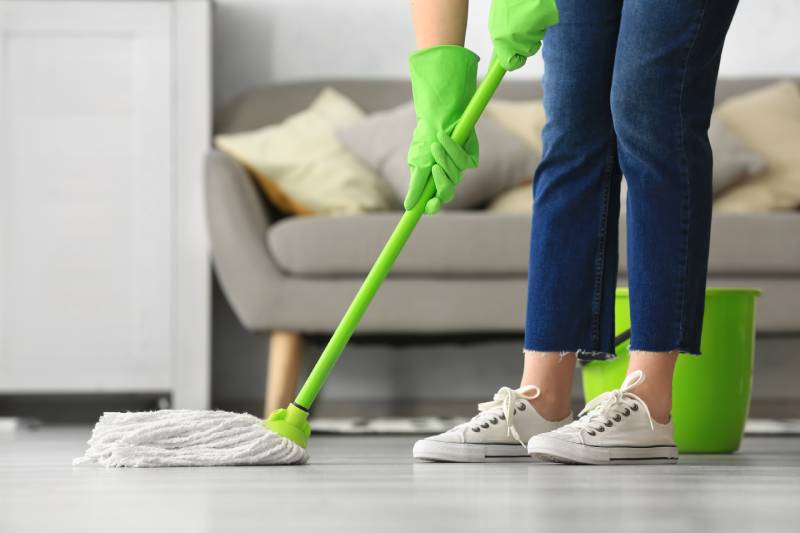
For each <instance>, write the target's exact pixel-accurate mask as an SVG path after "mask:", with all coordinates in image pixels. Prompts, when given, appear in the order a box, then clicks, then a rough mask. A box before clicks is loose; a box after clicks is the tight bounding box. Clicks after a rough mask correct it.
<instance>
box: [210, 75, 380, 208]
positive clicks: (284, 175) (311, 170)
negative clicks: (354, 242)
mask: <svg viewBox="0 0 800 533" xmlns="http://www.w3.org/2000/svg"><path fill="white" fill-rule="evenodd" d="M363 118H364V113H363V112H362V111H361V110H360V109H359V108H358V107H356V105H355V104H354V103H353V102H352V101H351V100H349V99H348V98H347V97H345V96H344V95H342V94H340V93H339V92H337V91H335V90H333V89H331V88H326V89H324V90H323V91H322V92H321V93H320V94H319V96H317V98H316V99H315V100H314V101H313V102H312V103H311V105H310V106H309V107H308V108H307V109H305V110H304V111H301V112H299V113H297V114H295V115H292V116H291V117H289V118H287V119H286V120H284V121H283V122H282V123H280V124H275V125H270V126H266V127H264V128H261V129H258V130H255V131H249V132H244V133H235V134H229V135H217V136H216V137H215V139H214V141H215V144H216V146H217V147H218V148H219V149H220V150H222V151H223V152H225V153H227V154H228V155H230V156H231V157H233V158H234V159H235V160H236V161H238V162H239V163H240V164H241V165H242V166H244V167H245V168H246V169H248V170H249V171H250V173H251V174H252V175H253V176H254V177H255V179H256V181H257V182H258V184H259V185H260V186H261V188H262V189H263V190H264V192H265V194H266V195H267V197H268V198H269V200H270V201H271V202H272V203H273V204H274V205H275V206H276V207H278V209H280V210H281V211H283V212H285V213H289V214H296V215H310V214H340V213H358V212H362V211H372V210H380V209H388V208H390V207H391V201H390V199H391V192H390V191H389V190H388V188H387V186H386V185H385V184H384V183H383V181H382V180H381V178H380V176H377V175H376V174H375V173H374V172H372V171H371V170H370V169H368V168H367V167H365V166H364V165H363V164H362V163H361V162H360V161H358V159H356V158H355V157H354V156H353V155H352V154H350V153H349V152H348V151H347V150H346V149H345V148H344V147H343V146H342V145H341V143H340V142H339V141H338V140H337V139H336V135H335V131H336V129H337V128H341V127H346V126H350V125H353V124H356V123H358V122H360V121H362V120H363Z"/></svg>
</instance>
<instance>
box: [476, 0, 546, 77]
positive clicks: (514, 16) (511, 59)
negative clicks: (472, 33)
mask: <svg viewBox="0 0 800 533" xmlns="http://www.w3.org/2000/svg"><path fill="white" fill-rule="evenodd" d="M556 23H558V8H557V7H556V2H555V0H492V7H491V9H490V10H489V34H491V36H492V44H493V46H494V55H495V57H497V60H498V61H499V62H500V64H501V65H502V66H503V68H504V69H506V70H507V71H512V70H516V69H518V68H520V67H521V66H522V65H524V64H525V61H526V60H527V59H528V58H529V57H531V56H532V55H533V54H535V53H536V52H538V51H539V48H540V47H541V46H542V39H544V32H545V30H547V28H549V27H550V26H553V25H554V24H556Z"/></svg>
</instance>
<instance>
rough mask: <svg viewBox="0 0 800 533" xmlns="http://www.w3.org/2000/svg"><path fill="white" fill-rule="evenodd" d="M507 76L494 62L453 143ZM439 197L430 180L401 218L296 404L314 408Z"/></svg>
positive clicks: (467, 131) (465, 134) (467, 130)
mask: <svg viewBox="0 0 800 533" xmlns="http://www.w3.org/2000/svg"><path fill="white" fill-rule="evenodd" d="M505 73H506V71H505V70H504V69H503V67H501V66H500V64H499V63H497V62H496V61H492V63H491V65H489V72H488V73H487V74H486V77H484V79H483V81H482V82H481V84H480V86H479V87H478V89H477V90H476V91H475V94H474V95H473V96H472V99H471V100H470V101H469V104H467V107H466V109H464V113H463V114H462V115H461V118H460V119H459V121H458V124H456V127H455V129H454V130H453V140H454V141H455V142H457V143H458V144H464V143H465V142H466V141H467V138H468V137H469V135H470V133H471V132H472V129H473V128H474V127H475V124H476V123H477V122H478V119H479V118H480V116H481V113H483V110H484V108H485V107H486V104H488V103H489V100H490V99H491V98H492V95H493V94H494V92H495V90H496V89H497V87H498V86H499V85H500V82H501V81H502V79H503V75H504V74H505ZM435 194H436V186H435V185H434V183H433V179H430V178H429V179H428V183H427V185H425V189H424V190H423V192H422V196H421V197H420V200H419V202H417V205H415V206H414V207H413V208H412V209H410V210H408V211H406V212H405V213H404V214H403V216H402V218H400V222H398V224H397V227H396V228H395V230H394V231H393V232H392V235H391V236H390V237H389V240H388V241H387V242H386V245H385V246H384V247H383V250H382V251H381V253H380V255H379V256H378V259H376V260H375V264H374V265H372V269H370V271H369V274H367V277H366V279H365V280H364V283H363V284H362V285H361V288H360V289H359V290H358V293H356V296H355V298H353V302H352V303H351V304H350V307H348V308H347V312H345V314H344V317H342V321H341V322H339V325H338V326H337V327H336V330H335V331H334V332H333V335H332V336H331V339H330V340H329V341H328V345H327V346H326V347H325V350H323V352H322V355H320V357H319V359H318V360H317V364H316V365H314V369H313V370H312V371H311V374H310V375H309V376H308V379H307V380H306V382H305V384H304V385H303V388H302V389H301V390H300V393H299V394H298V395H297V398H296V399H295V401H294V404H295V405H297V406H298V407H300V408H302V409H304V410H306V411H308V410H309V408H310V407H311V404H312V403H313V402H314V399H315V398H316V397H317V394H319V391H320V390H321V389H322V386H323V385H324V384H325V380H327V379H328V374H330V372H331V370H332V369H333V366H334V365H335V364H336V361H337V360H338V359H339V356H340V355H341V353H342V350H344V347H345V346H346V345H347V342H348V341H349V340H350V337H351V336H352V335H353V333H354V332H355V330H356V327H357V326H358V323H359V322H360V321H361V317H362V316H364V313H365V312H366V310H367V307H369V304H370V302H372V298H373V297H374V296H375V293H377V292H378V289H379V288H380V286H381V284H382V283H383V280H384V279H386V276H387V275H388V274H389V271H390V270H391V268H392V265H393V264H394V262H395V259H397V256H398V255H400V251H401V250H402V249H403V246H405V244H406V241H407V240H408V238H409V237H410V236H411V232H412V231H414V228H415V227H416V225H417V222H419V219H420V218H421V217H422V215H423V213H424V212H425V204H426V203H427V202H428V200H430V199H431V198H433V196H434V195H435Z"/></svg>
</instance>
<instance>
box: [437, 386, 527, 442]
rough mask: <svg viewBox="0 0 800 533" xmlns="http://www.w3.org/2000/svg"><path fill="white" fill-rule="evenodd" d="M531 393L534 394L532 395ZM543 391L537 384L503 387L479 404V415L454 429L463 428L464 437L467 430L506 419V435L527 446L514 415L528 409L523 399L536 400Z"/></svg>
mask: <svg viewBox="0 0 800 533" xmlns="http://www.w3.org/2000/svg"><path fill="white" fill-rule="evenodd" d="M530 393H533V394H532V395H531V394H530ZM541 393H542V391H541V390H540V389H539V387H537V386H536V385H526V386H524V387H520V388H518V389H512V388H510V387H502V388H501V389H500V390H498V391H497V392H496V393H495V395H494V396H493V397H492V401H490V402H483V403H479V404H478V411H479V413H478V414H477V415H475V416H473V417H472V418H471V419H470V420H469V422H465V423H463V424H461V425H459V426H456V427H455V428H453V430H461V436H462V438H463V437H464V435H465V433H466V432H467V431H480V428H484V429H488V428H489V425H490V424H492V425H495V424H497V423H498V422H499V421H500V420H505V421H506V435H508V436H510V437H512V438H514V439H515V440H516V441H517V442H519V443H520V444H522V445H523V446H525V443H524V442H522V439H520V437H519V433H518V432H517V429H516V428H515V427H514V415H516V414H517V410H521V411H524V410H525V409H526V407H525V404H524V403H522V402H521V400H527V401H530V400H535V399H536V398H538V397H539V395H540V394H541ZM451 431H452V430H451Z"/></svg>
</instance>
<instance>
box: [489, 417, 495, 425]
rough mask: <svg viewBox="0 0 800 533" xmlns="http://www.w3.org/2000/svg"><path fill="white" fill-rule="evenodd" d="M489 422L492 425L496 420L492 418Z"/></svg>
mask: <svg viewBox="0 0 800 533" xmlns="http://www.w3.org/2000/svg"><path fill="white" fill-rule="evenodd" d="M489 422H491V423H492V424H497V419H496V418H492V419H491V420H489Z"/></svg>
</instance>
